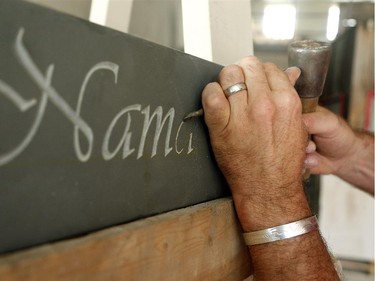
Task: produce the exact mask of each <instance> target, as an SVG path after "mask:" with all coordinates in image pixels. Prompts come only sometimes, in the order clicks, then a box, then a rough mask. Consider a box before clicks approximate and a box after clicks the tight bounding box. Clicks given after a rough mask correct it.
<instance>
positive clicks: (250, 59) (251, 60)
mask: <svg viewBox="0 0 375 281" xmlns="http://www.w3.org/2000/svg"><path fill="white" fill-rule="evenodd" d="M239 64H240V65H241V66H242V67H244V68H247V69H249V70H251V71H252V70H254V68H259V67H263V63H262V62H261V61H260V60H259V59H258V58H257V57H255V56H247V57H244V58H242V59H241V60H240V63H239Z"/></svg>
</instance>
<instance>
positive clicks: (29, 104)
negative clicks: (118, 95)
mask: <svg viewBox="0 0 375 281" xmlns="http://www.w3.org/2000/svg"><path fill="white" fill-rule="evenodd" d="M23 35H24V29H23V28H21V29H20V30H19V31H18V34H17V36H16V41H15V54H16V57H17V58H18V60H19V61H20V63H21V65H22V67H23V68H24V70H25V72H26V73H27V74H28V75H29V76H30V77H31V79H32V80H33V82H34V83H35V84H36V85H37V86H38V87H39V89H40V91H41V93H42V94H41V98H40V101H39V104H38V102H37V100H36V99H34V98H33V99H30V100H26V99H24V98H23V97H22V95H20V94H19V93H18V92H17V91H16V90H15V89H14V88H12V87H11V86H10V85H8V84H7V83H6V82H5V81H3V80H1V79H0V95H3V96H4V97H5V98H7V99H8V100H9V101H10V102H11V103H12V104H13V105H14V106H16V107H17V108H18V110H19V111H20V112H26V111H28V110H29V109H30V108H33V107H34V106H36V105H37V106H38V108H37V111H36V116H35V119H34V120H33V123H32V125H31V127H30V129H29V130H28V132H27V134H26V136H25V137H24V138H23V139H22V140H21V141H20V142H19V144H18V145H17V146H16V147H15V148H13V149H12V150H10V151H8V152H6V153H5V154H0V166H2V165H5V164H7V163H10V162H11V161H12V160H14V159H15V158H16V157H18V156H19V155H20V154H21V153H22V152H23V151H24V150H25V149H26V148H27V147H28V146H29V144H30V143H31V142H32V140H33V138H34V137H35V135H36V134H37V132H38V129H39V127H40V124H41V122H42V120H43V118H44V115H45V110H46V107H47V104H48V101H49V102H51V103H52V104H53V105H54V106H55V107H56V109H58V110H59V111H60V112H61V113H62V114H63V115H64V116H65V117H66V119H67V120H68V121H70V122H71V123H72V125H73V147H74V151H75V154H76V156H77V158H78V160H79V161H82V162H85V161H88V160H89V159H90V157H91V155H92V150H93V145H94V132H93V129H92V128H91V127H90V125H89V124H88V123H87V122H86V121H85V120H84V118H83V117H82V116H81V108H82V103H83V100H84V97H85V91H86V87H87V85H88V83H89V82H90V79H91V78H92V76H93V74H94V73H95V72H97V71H102V70H105V71H110V72H112V73H113V76H114V83H115V84H117V80H118V72H119V65H117V64H116V63H113V62H110V61H102V62H99V63H97V64H95V65H94V66H93V67H92V68H91V69H90V70H89V71H88V72H87V74H86V76H85V78H84V80H83V83H82V85H81V88H80V91H79V94H78V100H77V104H76V107H75V109H73V108H72V107H71V106H70V105H69V104H68V103H67V102H66V101H65V100H64V98H63V97H62V96H61V95H60V94H59V93H58V91H57V90H56V89H55V88H54V87H53V86H52V85H51V80H52V76H53V72H54V68H55V66H54V65H53V64H50V65H49V66H48V67H47V70H46V73H45V74H43V73H42V71H41V70H40V69H39V68H38V66H37V65H36V64H35V62H34V60H33V58H32V57H31V56H30V54H29V52H28V50H27V49H26V47H25V46H24V44H23V40H22V39H23ZM137 113H138V114H142V115H143V125H142V133H141V136H140V140H139V145H138V146H137V147H131V139H132V131H131V128H132V118H131V117H132V115H134V114H137ZM163 114H164V110H163V107H162V106H158V107H156V109H155V110H154V111H153V112H151V109H150V106H145V107H144V108H142V106H141V104H133V105H129V106H126V107H124V108H123V109H122V110H121V111H120V112H118V113H117V114H116V115H115V116H114V117H113V119H112V121H111V122H110V123H109V124H108V127H107V130H106V132H105V134H104V136H103V141H102V145H101V154H102V157H103V159H104V160H111V159H112V158H114V157H115V156H116V155H118V154H121V156H122V158H123V159H125V158H127V157H129V156H130V155H132V154H136V158H137V159H140V158H141V157H144V150H145V142H146V139H147V137H148V135H149V134H150V128H151V126H152V124H153V123H155V130H154V135H153V142H152V150H151V154H150V157H151V158H152V157H154V156H155V155H157V148H158V143H159V140H160V137H161V133H162V131H163V128H164V127H166V129H165V130H166V133H165V141H164V156H165V157H166V156H167V155H168V154H170V153H171V152H172V151H173V150H175V152H176V153H177V154H181V153H183V152H185V153H186V154H190V153H191V152H192V151H193V148H192V138H193V134H192V133H190V134H189V142H188V147H187V148H181V147H178V143H179V138H180V131H181V130H182V127H184V124H185V123H183V122H181V123H180V125H179V127H178V129H177V132H176V135H175V136H174V144H173V145H171V138H172V136H171V134H172V129H173V121H174V117H175V109H174V108H173V107H172V108H170V109H169V110H168V111H167V113H166V114H165V115H163ZM124 118H125V121H126V125H125V128H124V133H123V135H122V137H121V139H120V140H119V141H118V143H117V145H116V146H115V148H114V149H110V147H109V143H110V141H111V137H112V133H113V130H114V128H115V127H116V125H117V124H118V123H119V120H121V119H124ZM154 120H155V121H154ZM153 121H154V122H153ZM81 136H83V137H84V138H85V140H86V142H87V148H86V149H85V150H83V149H82V147H81V144H80V143H81V142H80V138H81Z"/></svg>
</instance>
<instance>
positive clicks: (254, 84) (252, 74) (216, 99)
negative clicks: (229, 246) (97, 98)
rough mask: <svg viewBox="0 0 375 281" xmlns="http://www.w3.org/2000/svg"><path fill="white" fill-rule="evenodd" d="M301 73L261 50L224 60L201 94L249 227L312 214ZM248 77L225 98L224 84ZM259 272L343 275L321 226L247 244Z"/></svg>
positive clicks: (261, 276)
mask: <svg viewBox="0 0 375 281" xmlns="http://www.w3.org/2000/svg"><path fill="white" fill-rule="evenodd" d="M299 74H300V71H299V69H296V68H292V69H289V70H287V71H286V72H285V73H284V72H283V71H281V70H280V69H278V68H277V67H276V66H275V65H273V64H262V63H261V62H260V61H259V60H258V59H256V58H255V57H247V58H244V59H242V60H241V61H240V62H239V63H238V64H237V65H231V66H227V67H225V68H224V69H223V70H222V71H221V73H220V75H219V83H211V84H209V85H207V86H206V88H205V89H204V91H203V94H202V102H203V108H204V116H205V121H206V124H207V126H208V129H209V133H210V139H211V144H212V148H213V151H214V154H215V157H216V160H217V162H218V165H219V167H220V169H221V170H222V172H223V174H224V176H225V177H226V179H227V181H228V184H229V186H230V188H231V191H232V196H233V200H234V203H235V207H236V212H237V215H238V218H239V220H240V223H241V226H242V228H243V230H244V231H245V232H250V231H254V230H263V229H266V228H269V227H274V226H277V225H282V224H286V223H290V222H294V221H297V220H300V219H304V218H307V217H310V216H311V211H310V209H309V206H308V203H307V200H306V196H305V194H304V191H303V185H302V176H303V175H302V174H303V172H302V171H303V168H304V159H305V156H306V146H307V143H308V135H307V130H306V127H305V125H304V123H303V120H302V106H301V102H300V100H299V97H298V95H297V93H296V91H295V90H294V87H293V85H294V83H295V81H296V79H297V78H298V76H299ZM242 82H245V83H246V86H247V90H242V91H240V92H237V93H235V94H232V95H230V96H229V97H228V98H226V96H225V94H224V90H225V89H227V88H228V87H230V86H232V85H234V84H237V83H242ZM249 250H250V254H251V257H252V262H253V266H254V274H255V278H256V280H267V281H272V280H330V281H331V280H337V279H338V277H337V274H336V272H335V270H334V267H333V264H332V262H331V259H330V256H329V254H328V252H327V250H326V248H325V245H324V243H323V241H322V239H321V237H320V234H319V232H318V231H312V232H309V233H307V234H304V235H301V236H297V237H294V238H290V239H286V240H281V241H277V242H272V243H268V244H260V245H254V246H250V247H249Z"/></svg>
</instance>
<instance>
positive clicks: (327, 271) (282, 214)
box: [233, 184, 339, 281]
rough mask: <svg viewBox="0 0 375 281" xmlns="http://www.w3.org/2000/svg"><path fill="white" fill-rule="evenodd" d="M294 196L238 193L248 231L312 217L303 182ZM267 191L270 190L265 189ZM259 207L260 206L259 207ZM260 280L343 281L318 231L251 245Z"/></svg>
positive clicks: (255, 267)
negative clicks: (340, 279) (258, 195)
mask: <svg viewBox="0 0 375 281" xmlns="http://www.w3.org/2000/svg"><path fill="white" fill-rule="evenodd" d="M294 188H295V187H293V188H292V190H294V191H295V192H294V194H293V195H292V196H290V195H288V196H286V197H284V196H282V192H281V194H280V196H279V197H278V198H275V199H274V200H273V199H270V200H264V198H263V204H261V205H260V204H259V203H257V204H255V203H254V200H257V198H254V197H251V198H241V197H240V196H236V195H234V196H233V198H234V201H235V205H236V209H237V213H238V216H239V220H240V222H241V225H242V227H243V230H244V232H251V231H255V230H262V229H266V228H269V227H274V226H277V225H282V224H286V223H289V222H294V221H297V220H300V219H303V218H307V217H309V216H311V215H312V214H311V211H310V209H309V206H308V203H307V200H306V196H305V194H304V191H303V188H302V184H301V185H300V186H299V187H298V189H294ZM265 192H267V190H266V189H265ZM255 206H256V207H255ZM249 251H250V255H251V257H252V260H253V266H254V274H255V276H256V280H257V281H258V280H271V281H272V280H339V279H338V277H337V273H336V271H335V269H334V266H333V263H332V261H331V258H330V255H329V253H328V251H327V249H326V246H325V244H324V242H323V239H322V238H321V236H320V233H319V232H318V231H312V232H310V233H307V234H303V235H301V236H297V237H294V238H290V239H286V240H282V241H278V242H271V243H267V244H261V245H255V246H250V247H249Z"/></svg>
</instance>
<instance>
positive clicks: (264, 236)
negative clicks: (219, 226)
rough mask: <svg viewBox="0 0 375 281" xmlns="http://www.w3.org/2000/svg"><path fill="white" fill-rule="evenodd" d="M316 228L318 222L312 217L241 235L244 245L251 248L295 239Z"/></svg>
mask: <svg viewBox="0 0 375 281" xmlns="http://www.w3.org/2000/svg"><path fill="white" fill-rule="evenodd" d="M318 228H319V226H318V220H317V218H316V216H312V217H309V218H306V219H302V220H299V221H295V222H291V223H287V224H283V225H279V226H275V227H271V228H267V229H264V230H258V231H252V232H247V233H243V237H244V239H245V244H246V245H248V246H253V245H259V244H265V243H270V242H274V241H279V240H284V239H288V238H292V237H296V236H299V235H302V234H306V233H309V232H311V231H314V230H316V229H318Z"/></svg>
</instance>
